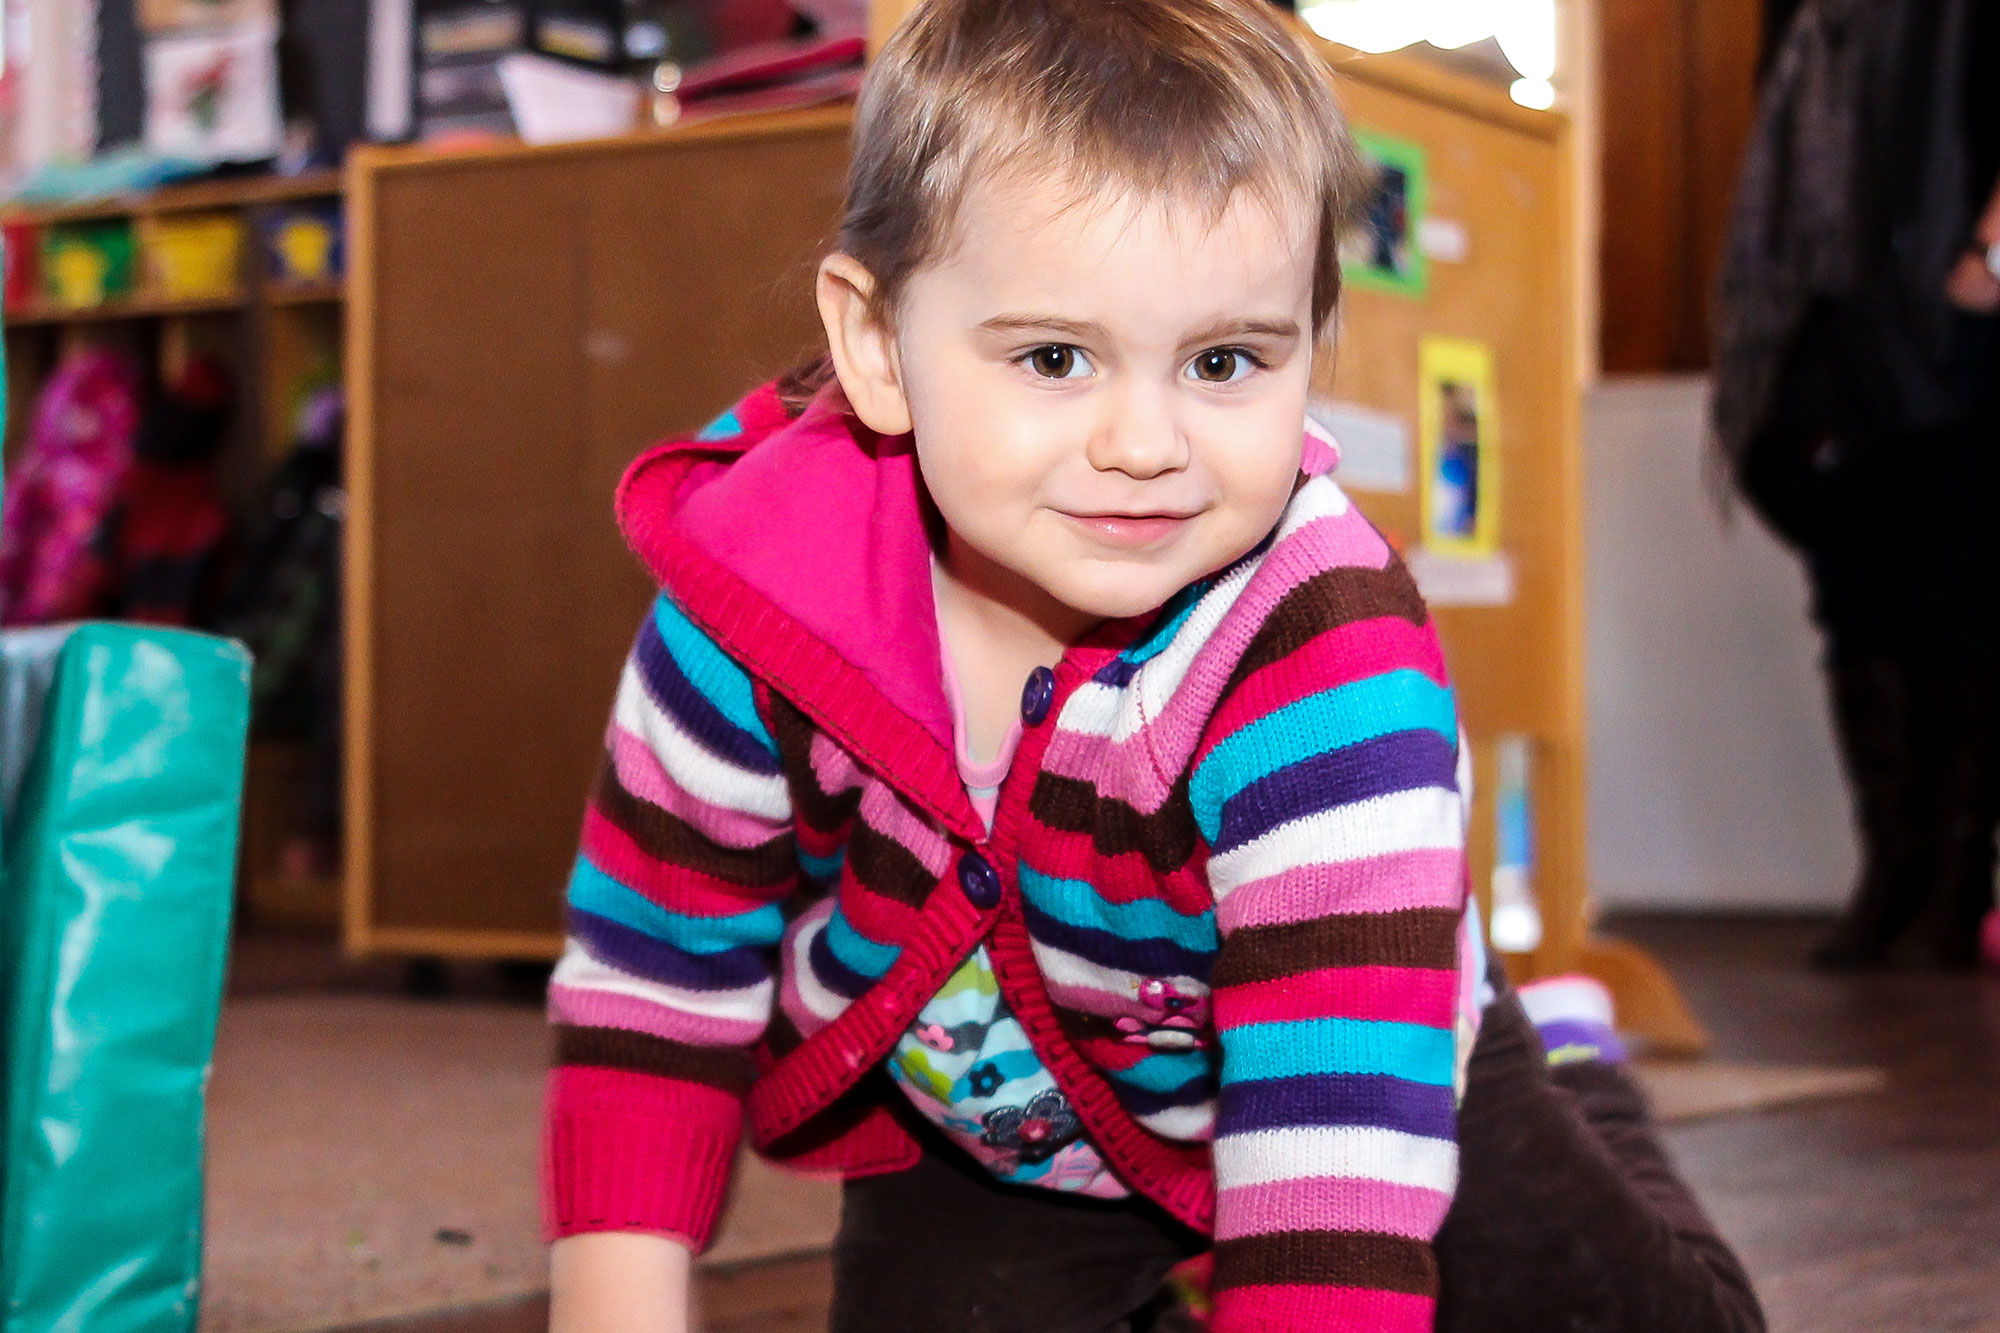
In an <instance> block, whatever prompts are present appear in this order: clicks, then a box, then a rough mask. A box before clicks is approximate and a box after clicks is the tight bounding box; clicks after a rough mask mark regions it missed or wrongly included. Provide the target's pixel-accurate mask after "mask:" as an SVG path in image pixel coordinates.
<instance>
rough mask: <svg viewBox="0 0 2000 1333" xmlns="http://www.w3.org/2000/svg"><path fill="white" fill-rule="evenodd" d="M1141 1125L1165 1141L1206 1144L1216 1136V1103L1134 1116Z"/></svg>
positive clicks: (1205, 1103) (1204, 1103)
mask: <svg viewBox="0 0 2000 1333" xmlns="http://www.w3.org/2000/svg"><path fill="white" fill-rule="evenodd" d="M1133 1119H1135V1120H1137V1121H1138V1122H1139V1123H1140V1124H1141V1125H1144V1126H1145V1127H1146V1128H1147V1129H1149V1130H1151V1131H1152V1132H1153V1133H1155V1134H1158V1135H1159V1136H1160V1137H1161V1138H1163V1139H1173V1140H1175V1141H1176V1142H1178V1143H1206V1142H1208V1141H1209V1140H1210V1139H1211V1138H1213V1137H1214V1136H1215V1103H1214V1102H1212V1101H1210V1102H1203V1103H1202V1104H1201V1105H1199V1106H1176V1107H1173V1108H1172V1109H1171V1110H1166V1111H1158V1112H1155V1113H1154V1114H1152V1115H1142V1116H1134V1117H1133Z"/></svg>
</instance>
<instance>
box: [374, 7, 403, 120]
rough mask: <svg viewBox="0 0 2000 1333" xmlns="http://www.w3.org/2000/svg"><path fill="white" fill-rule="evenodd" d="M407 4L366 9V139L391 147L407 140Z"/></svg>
mask: <svg viewBox="0 0 2000 1333" xmlns="http://www.w3.org/2000/svg"><path fill="white" fill-rule="evenodd" d="M410 6H411V0H370V4H369V6H368V137H369V138H371V139H375V140H378V141H381V142H384V143H393V142H395V141H396V140H398V139H407V138H409V136H410V41H411V33H412V31H413V29H412V28H411V26H410V25H411V22H412V18H411V13H410Z"/></svg>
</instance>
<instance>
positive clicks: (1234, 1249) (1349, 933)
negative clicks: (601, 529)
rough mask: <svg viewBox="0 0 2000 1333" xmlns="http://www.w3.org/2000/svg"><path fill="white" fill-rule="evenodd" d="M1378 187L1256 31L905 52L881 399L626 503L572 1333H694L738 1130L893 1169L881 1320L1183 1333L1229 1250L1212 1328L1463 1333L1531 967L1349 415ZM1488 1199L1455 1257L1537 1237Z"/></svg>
mask: <svg viewBox="0 0 2000 1333" xmlns="http://www.w3.org/2000/svg"><path fill="white" fill-rule="evenodd" d="M1356 177H1357V168H1356V165H1355V159H1354V157H1353V154H1352V151H1351V149H1350V146H1349V142H1348V139H1347V135H1346V131H1345V129H1344V127H1343V125H1342V122H1341V120H1340V116H1339V114H1338V111H1337V110H1336V108H1335V106H1334V104H1333V101H1332V98H1331V95H1330V90H1329V88H1328V85H1327V82H1326V79H1325V76H1324V73H1323V71H1322V68H1321V67H1320V64H1319V62H1318V60H1317V58H1316V57H1315V56H1314V55H1313V54H1312V53H1311V52H1310V51H1309V50H1308V49H1307V48H1305V47H1304V46H1303V45H1302V44H1301V42H1300V41H1299V40H1298V39H1297V38H1296V37H1295V36H1294V35H1293V33H1292V31H1291V30H1290V29H1289V28H1288V27H1287V26H1285V22H1284V20H1282V19H1280V18H1279V17H1278V16H1277V15H1276V13H1275V11H1273V10H1271V9H1270V8H1269V7H1268V6H1267V5H1265V4H1263V3H1262V2H1261V0H933V3H931V4H930V5H928V6H927V7H926V8H924V9H923V10H920V11H919V12H918V13H917V14H916V15H915V16H914V17H913V18H912V19H911V20H910V21H909V22H908V23H906V24H905V26H904V27H903V29H902V30H901V31H900V32H899V33H898V34H897V36H896V37H895V38H894V39H893V40H892V41H891V42H890V43H889V44H888V45H887V47H886V48H885V49H884V50H883V52H882V53H881V55H880V57H879V59H878V61H877V63H876V65H875V67H874V69H873V71H872V72H871V74H870V76H869V81H868V85H867V88H866V90H865V91H864V93H863V96H862V101H861V106H860V110H859V113H858V120H857V126H856V131H855V159H854V166H853V175H852V178H851V190H850V198H849V205H848V212H847V218H846V222H845V224H844V226H843V229H842V232H841V236H840V247H839V251H838V252H837V253H836V254H834V255H832V256H831V257H829V258H828V259H826V260H825V262H824V263H823V264H822V266H821V269H820V272H819V279H818V298H819V306H820V311H821V314H822V317H823V319H824V322H825V325H826V331H827V337H828V341H829V345H830V350H831V367H832V370H833V372H836V373H837V381H836V380H835V379H833V378H831V377H830V376H829V375H828V374H827V373H825V372H821V373H817V374H812V375H808V376H806V377H804V378H803V379H797V380H793V381H789V382H785V383H781V384H779V385H775V386H769V387H766V388H764V389H761V390H758V391H757V392H755V393H753V394H751V395H750V396H749V397H748V398H746V399H745V400H744V401H743V402H742V403H741V404H739V405H738V406H737V407H736V409H734V410H733V411H732V412H731V413H730V414H729V415H727V416H726V417H724V418H723V419H722V420H721V421H720V422H718V423H717V424H716V425H715V426H714V427H711V429H710V430H709V431H707V432H704V434H703V437H702V438H701V439H699V440H697V441H694V442H691V443H687V444H681V445H671V446H666V447H664V448H662V449H659V450H655V451H654V452H652V453H650V454H648V455H647V456H646V457H644V458H642V459H641V460H640V461H639V462H638V463H637V464H636V465H635V466H634V467H633V469H632V471H631V472H630V473H629V474H628V476H627V478H626V480H625V483H624V485H623V487H622V489H621V493H620V500H619V509H620V515H621V520H622V522H623V524H624V527H625V531H626V534H627V536H628V538H629V540H630V541H631V543H632V545H633V547H634V548H635V550H636V551H637V552H638V553H639V554H640V556H641V557H642V558H643V559H644V560H645V561H646V562H647V564H648V566H649V567H650V568H651V570H652V571H653V572H654V574H655V575H656V576H657V578H658V580H659V582H660V584H661V585H662V588H663V592H662V595H661V597H660V599H659V601H658V603H657V604H656V605H655V607H654V609H653V612H652V614H651V616H650V617H649V619H648V621H647V623H646V624H645V625H644V626H643V627H642V629H641V632H640V636H639V640H638V643H637V646H636V647H635V649H634V651H633V654H632V657H631V659H630V661H629V663H628V665H627V667H626V670H625V674H624V679H623V681H622V682H621V685H620V688H619V692H618V698H617V703H616V705H615V710H614V711H615V716H614V718H613V722H612V725H611V728H610V732H609V737H608V754H607V757H606V760H605V764H604V767H603V770H602V774H601V778H600V782H599V785H598V788H597V792H596V795H595V797H594V799H593V802H592V806H591V809H590V812H589V814H588V816H587V820H586V824H585V829H584V839H583V842H584V845H583V856H582V859H581V860H580V862H579V864H578V868H577V871H576V874H575V877H574V879H573V880H572V883H571V886H570V898H569V901H570V925H571V935H572V939H571V944H570V948H569V951H568V953H567V954H566V956H565V957H564V959H563V961H562V963H561V964H560V966H559V967H558V968H557V971H556V974H555V977H554V979H553V982H552V986H551V993H550V1005H551V1010H552V1013H553V1017H554V1019H555V1021H556V1024H557V1029H558V1052H559V1053H558V1058H557V1068H556V1070H555V1071H554V1073H553V1074H552V1076H551V1083H550V1099H549V1115H548V1129H547V1170H548V1183H547V1191H548V1207H549V1213H550V1226H551V1231H552V1233H553V1234H554V1235H555V1236H557V1237H559V1238H561V1239H559V1242H558V1244H557V1246H556V1249H555V1255H554V1288H555V1291H554V1320H555V1323H556V1325H557V1327H558V1328H561V1329H564V1330H584V1329H588V1330H609V1329H635V1330H636V1329H679V1328H684V1327H686V1307H687V1288H688V1281H689V1258H690V1255H691V1253H692V1252H694V1251H697V1250H699V1249H700V1248H701V1247H702V1246H703V1245H704V1244H706V1243H707V1241H708V1238H709V1234H710V1231H711V1229H712V1227H713V1225H714V1221H715V1217H716V1213H717V1210H718V1209H719V1207H720V1203H721V1200H722V1197H723V1194H724V1192H725V1189H726V1187H727V1183H728V1177H729V1170H730V1164H731V1161H732V1158H733V1156H734V1154H735V1151H736V1148H737V1144H738V1140H739V1136H740V1134H741V1131H742V1127H743V1125H744V1124H745V1123H746V1121H747V1123H748V1125H749V1128H750V1132H751V1136H752V1138H753V1140H754V1141H755V1142H756V1144H757V1145H758V1147H759V1148H760V1149H762V1150H763V1151H764V1152H766V1153H767V1154H769V1155H771V1156H773V1157H776V1158H778V1159H779V1160H782V1161H787V1162H790V1163H792V1164H794V1165H796V1166H798V1167H801V1168H804V1169H816V1170H831V1171H837V1172H839V1173H841V1174H842V1175H843V1176H845V1177H846V1178H847V1179H848V1181H849V1182H850V1183H849V1185H848V1188H847V1193H846V1200H845V1206H844V1212H843V1221H842V1230H841V1236H840V1241H839V1248H838V1252H837V1254H836V1261H835V1264H836V1285H837V1291H836V1296H835V1309H834V1316H833V1325H834V1327H835V1329H837V1330H841V1331H842V1333H848V1331H851V1330H863V1329H868V1330H888V1331H890V1333H895V1331H896V1330H917V1329H943V1330H961V1329H963V1330H970V1329H991V1330H1034V1331H1036V1333H1066V1331H1068V1330H1075V1331H1077V1333H1097V1331H1098V1330H1107V1329H1124V1328H1130V1327H1135V1326H1136V1327H1148V1326H1150V1325H1149V1324H1148V1323H1147V1322H1146V1321H1147V1320H1149V1319H1151V1318H1152V1315H1150V1314H1149V1313H1148V1311H1149V1310H1152V1309H1153V1308H1154V1307H1155V1305H1156V1301H1155V1297H1156V1295H1157V1293H1158V1291H1159V1289H1160V1285H1161V1281H1162V1278H1163V1277H1164V1275H1165V1273H1166V1272H1167V1270H1168V1269H1169V1268H1171V1267H1173V1266H1174V1265H1175V1264H1176V1263H1178V1262H1179V1261H1181V1260H1182V1259H1183V1258H1185V1257H1186V1256H1188V1255H1191V1254H1195V1253H1197V1252H1200V1251H1203V1250H1206V1249H1208V1248H1209V1247H1210V1246H1211V1244H1212V1246H1213V1256H1214V1266H1213V1286H1214V1311H1215V1313H1214V1326H1215V1327H1216V1328H1217V1329H1219V1330H1225V1331H1226V1330H1238V1329H1371V1330H1372V1329H1394V1330H1403V1329H1422V1328H1429V1327H1431V1326H1432V1324H1433V1321H1434V1319H1435V1318H1436V1317H1437V1312H1438V1305H1437V1302H1438V1297H1439V1289H1440V1280H1439V1259H1438V1255H1439V1250H1438V1248H1437V1239H1438V1233H1439V1228H1440V1224H1441V1223H1442V1222H1443V1220H1444V1218H1445V1214H1446V1211H1447V1208H1448V1207H1449V1206H1450V1204H1451V1202H1452V1198H1453V1192H1454V1187H1455V1184H1456V1182H1457V1180H1458V1174H1459V1173H1458V1160H1457V1159H1458V1147H1457V1138H1458V1122H1459V1115H1458V1108H1457V1090H1458V1089H1461V1088H1462V1087H1464V1085H1465V1084H1464V1080H1465V1078H1466V1066H1467V1062H1468V1060H1469V1059H1470V1058H1471V1055H1472V1042H1473V1034H1474V1031H1475V1028H1476V1024H1477V1020H1478V1016H1479V998H1480V997H1479V987H1480V985H1481V983H1483V981H1484V977H1483V975H1482V967H1483V964H1482V963H1481V962H1480V951H1479V948H1478V944H1477V932H1476V930H1473V929H1470V928H1469V926H1470V924H1471V923H1470V922H1469V920H1468V915H1467V912H1466V910H1465V892H1464V888H1465V879H1466V874H1465V866H1464V861H1463V855H1462V846H1463V811H1462V804H1461V797H1460V787H1461V784H1460V782H1459V778H1458V772H1459V767H1460V763H1461V754H1460V750H1459V744H1458V724H1457V719H1456V713H1455V709H1454V705H1453V699H1452V694H1451V690H1450V688H1449V686H1448V685H1447V683H1446V680H1445V674H1444V668H1443V663H1442V661H1441V658H1440V654H1439V650H1438V646H1437V641H1436V638H1435V636H1434V635H1433V633H1432V631H1431V627H1430V623H1429V620H1428V617H1427V615H1426V613H1425V610H1424V607H1423V604H1422V602H1421V600H1420V599H1419V598H1418V596H1417V594H1416V592H1415V589H1414V587H1413V586H1412V584H1411V582H1410V579H1409V577H1408V576H1407V574H1406V573H1405V571H1404V570H1403V568H1402V566H1401V564H1400V563H1399V562H1398V561H1397V560H1396V558H1395V557H1394V555H1393V554H1392V553H1391V552H1390V550H1389V549H1388V547H1387V546H1386V545H1385V544H1384V542H1383V541H1382V539H1381V537H1380V536H1378V535H1377V534H1376V533H1375V531H1374V530H1373V529H1372V528H1371V527H1369V525H1368V524H1367V522H1366V521H1365V520H1363V519H1362V518H1361V517H1360V515H1359V514H1358V513H1356V512H1355V511H1354V510H1353V509H1352V508H1351V507H1350V506H1349V504H1348V502H1347V500H1346V499H1345V497H1343V496H1342V494H1341V492H1340V491H1339V489H1338V488H1337V487H1336V486H1335V485H1334V483H1333V481H1332V479H1331V477H1330V476H1329V473H1330V471H1331V468H1332V466H1333V463H1334V452H1333V449H1332V448H1331V447H1330V444H1329V442H1328V441H1326V440H1324V439H1322V438H1319V437H1317V436H1315V435H1313V434H1312V433H1311V432H1310V431H1309V430H1308V429H1307V428H1305V426H1304V424H1303V423H1304V422H1305V419H1306V418H1305V408H1306V396H1307V388H1308V383H1309V381H1310V379H1311V374H1312V368H1313V359H1314V355H1315V350H1316V347H1317V346H1318V343H1319V340H1320V338H1321V336H1322V335H1324V334H1326V333H1327V332H1328V331H1329V329H1330V324H1331V319H1332V315H1333V311H1334V307H1335V302H1336V298H1337V296H1338V289H1339V269H1338V265H1337V260H1336V257H1335V237H1336V233H1337V231H1338V228H1339V224H1340V222H1341V220H1342V218H1343V217H1344V216H1345V214H1346V211H1347V208H1348V206H1349V202H1350V199H1351V198H1352V196H1353V195H1354V193H1355V192H1356V188H1355V187H1356V183H1357V182H1356ZM1506 1003H1507V1004H1508V1005H1510V1006H1511V1005H1512V1001H1511V1000H1508V1001H1506ZM1506 1012H1507V1014H1509V1015H1513V1016H1515V1017H1516V1018H1518V1014H1519V1010H1518V1007H1514V1008H1510V1009H1508V1010H1507V1011H1506ZM1503 1026H1504V1025H1503ZM1515 1027H1516V1028H1517V1029H1520V1030H1525V1028H1526V1024H1525V1020H1519V1021H1517V1022H1516V1024H1515ZM1516 1038H1517V1039H1516V1040H1515V1041H1514V1042H1513V1043H1512V1044H1511V1045H1508V1046H1505V1047H1504V1048H1498V1049H1501V1052H1502V1053H1501V1056H1500V1058H1499V1063H1498V1064H1497V1065H1494V1066H1493V1068H1494V1069H1495V1070H1497V1071H1498V1072H1499V1073H1500V1074H1502V1075H1505V1076H1506V1078H1511V1079H1513V1080H1514V1081H1515V1082H1516V1083H1518V1082H1520V1080H1521V1079H1522V1078H1523V1077H1526V1079H1527V1086H1528V1087H1529V1094H1528V1100H1529V1101H1530V1102H1533V1101H1535V1099H1536V1098H1541V1099H1542V1100H1543V1101H1544V1102H1546V1101H1548V1097H1545V1096H1544V1093H1547V1092H1548V1090H1549V1089H1550V1088H1551V1087H1552V1086H1553V1085H1551V1084H1550V1083H1549V1082H1548V1081H1547V1079H1546V1078H1545V1077H1543V1076H1542V1075H1541V1073H1540V1063H1539V1062H1540V1054H1539V1050H1538V1049H1535V1050H1533V1051H1532V1052H1531V1051H1530V1046H1531V1044H1532V1041H1533V1037H1532V1033H1531V1032H1530V1033H1528V1035H1527V1036H1526V1037H1525V1038H1521V1037H1520V1034H1519V1031H1517V1032H1516ZM1489 1063H1490V1062H1489ZM1524 1071H1525V1072H1524ZM1473 1077H1474V1079H1475V1082H1477V1081H1478V1079H1479V1070H1478V1068H1477V1067H1475V1070H1474V1074H1473ZM1502 1081H1503V1082H1505V1079H1503V1080H1502ZM1550 1095H1552V1094H1550ZM1517 1109H1519V1120H1518V1123H1519V1125H1522V1126H1527V1125H1529V1124H1530V1123H1531V1122H1533V1121H1534V1120H1535V1114H1536V1109H1535V1108H1534V1107H1524V1108H1517ZM1541 1109H1546V1107H1542V1108H1541ZM1510 1132H1511V1127H1510ZM1503 1137H1504V1136H1503ZM1531 1137H1532V1135H1531ZM1508 1141H1511V1140H1508ZM1551 1141H1552V1142H1555V1143H1557V1144H1558V1145H1560V1144H1562V1143H1566V1142H1568V1139H1566V1138H1565V1137H1564V1135H1563V1133H1560V1132H1559V1133H1557V1134H1556V1135H1555V1137H1554V1139H1553V1140H1551ZM1504 1151H1506V1149H1505V1148H1504V1147H1503V1148H1502V1149H1500V1150H1499V1152H1504ZM1499 1152H1496V1156H1498V1155H1499ZM1599 1156H1600V1157H1602V1156H1604V1154H1603V1152H1602V1150H1601V1149H1600V1150H1599ZM1614 1174H1615V1173H1614ZM1468 1179H1470V1177H1468ZM1498 1199H1499V1201H1498V1202H1497V1203H1496V1204H1495V1205H1493V1207H1492V1208H1491V1209H1490V1210H1489V1214H1488V1216H1487V1217H1486V1218H1473V1219H1469V1221H1468V1222H1467V1223H1465V1224H1463V1225H1461V1224H1458V1223H1454V1225H1455V1226H1456V1227H1457V1228H1458V1230H1459V1231H1460V1232H1461V1233H1462V1234H1465V1235H1467V1236H1468V1237H1470V1238H1471V1239H1470V1241H1469V1243H1470V1244H1473V1245H1475V1246H1478V1247H1480V1248H1481V1249H1482V1251H1483V1252H1486V1253H1497V1252H1498V1251H1496V1250H1494V1249H1493V1247H1492V1246H1491V1245H1490V1244H1488V1241H1489V1239H1490V1238H1491V1236H1493V1235H1494V1234H1497V1233H1499V1232H1506V1233H1507V1234H1509V1235H1512V1236H1514V1237H1515V1238H1516V1241H1517V1243H1518V1244H1519V1245H1520V1247H1521V1248H1519V1249H1518V1250H1517V1253H1527V1252H1528V1251H1527V1249H1526V1247H1525V1242H1522V1241H1521V1240H1520V1238H1521V1237H1525V1236H1528V1235H1529V1234H1530V1233H1534V1234H1543V1233H1535V1232H1534V1227H1533V1226H1529V1227H1526V1228H1522V1227H1516V1226H1514V1225H1513V1223H1514V1222H1517V1221H1519V1220H1520V1219H1518V1218H1511V1217H1509V1216H1508V1215H1507V1212H1508V1209H1509V1207H1510V1206H1511V1202H1510V1197H1509V1195H1508V1193H1507V1191H1506V1190H1505V1189H1502V1190H1500V1191H1498ZM1617 1206H1623V1205H1617ZM1696 1216H1697V1218H1698V1213H1697V1214H1696ZM1649 1217H1650V1215H1649ZM1621 1234H1622V1233H1621ZM1633 1234H1640V1233H1638V1232H1636V1231H1635V1232H1634V1233H1633ZM1645 1234H1651V1233H1645ZM1558 1241H1559V1243H1566V1241H1567V1237H1560V1236H1559V1237H1558ZM1677 1253H1678V1252H1677ZM1724 1255H1725V1257H1726V1251H1725V1252H1724ZM1616 1258H1617V1260H1618V1261H1619V1262H1621V1263H1626V1262H1630V1263H1637V1264H1642V1263H1643V1260H1644V1258H1645V1256H1631V1255H1624V1254H1620V1255H1618V1256H1616ZM1696 1267H1697V1268H1700V1269H1701V1271H1702V1272H1703V1273H1707V1272H1708V1271H1709V1269H1708V1268H1705V1267H1702V1266H1701V1265H1699V1264H1698V1265H1696ZM1509 1277H1510V1275H1508V1274H1505V1273H1503V1274H1500V1275H1499V1277H1498V1278H1496V1279H1495V1280H1496V1281H1498V1280H1502V1279H1508V1278H1509ZM1639 1285H1641V1286H1644V1285H1645V1284H1644V1283H1643V1282H1641V1283H1639ZM1645 1290H1646V1292H1647V1295H1648V1297H1649V1298H1650V1297H1651V1295H1652V1294H1653V1293H1654V1288H1653V1287H1651V1286H1647V1287H1646V1288H1645ZM1752 1308H1753V1309H1754V1306H1753V1307H1752ZM1672 1313H1673V1312H1672V1311H1669V1312H1668V1314H1670V1315H1671V1314H1672ZM1135 1321H1137V1322H1136V1324H1135ZM1524 1326H1532V1325H1524ZM1542 1326H1545V1327H1553V1326H1556V1325H1555V1324H1553V1323H1550V1324H1546V1325H1542ZM1564 1326H1573V1327H1588V1326H1592V1325H1585V1324H1567V1325H1564ZM1632 1326H1634V1327H1638V1326H1639V1325H1632ZM1708 1326H1712V1325H1709V1324H1704V1323H1701V1322H1679V1323H1675V1322H1672V1321H1671V1319H1670V1320H1669V1322H1667V1323H1664V1324H1661V1325H1659V1327H1662V1328H1668V1327H1672V1328H1682V1329H1694V1328H1701V1327H1708Z"/></svg>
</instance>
